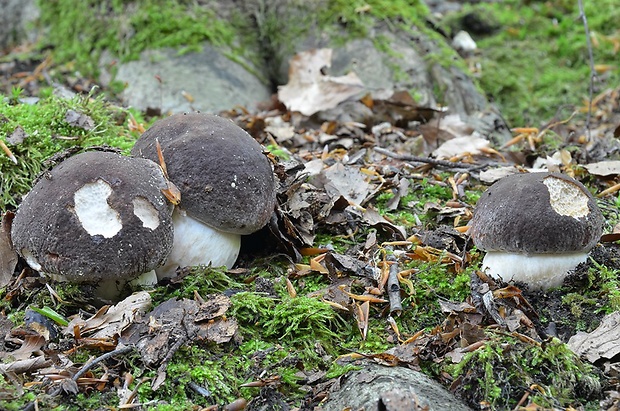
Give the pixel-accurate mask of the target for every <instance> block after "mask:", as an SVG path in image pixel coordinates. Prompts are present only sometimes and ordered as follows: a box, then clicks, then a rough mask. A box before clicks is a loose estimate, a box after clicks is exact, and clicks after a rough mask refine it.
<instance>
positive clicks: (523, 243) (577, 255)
mask: <svg viewBox="0 0 620 411" xmlns="http://www.w3.org/2000/svg"><path fill="white" fill-rule="evenodd" d="M602 226H603V215H602V214H601V211H600V210H599V208H598V206H597V205H596V202H595V200H594V198H593V197H592V195H591V194H590V192H589V191H588V190H587V189H586V188H585V187H584V186H583V185H582V184H581V183H580V182H578V181H576V180H574V179H572V178H570V177H568V176H566V175H563V174H559V173H547V172H539V173H531V174H529V173H526V174H513V175H509V176H507V177H504V178H502V179H500V180H498V181H497V182H496V183H495V184H493V185H492V186H491V187H490V188H489V189H488V190H487V191H485V192H484V193H483V194H482V196H480V199H479V200H478V204H477V205H476V208H475V210H474V216H473V218H472V220H471V224H470V234H471V237H472V239H473V242H474V244H475V245H476V246H477V247H479V248H480V249H482V250H485V251H486V255H485V257H484V260H483V262H482V269H483V270H486V272H487V274H488V275H490V276H491V277H492V278H495V279H500V280H503V281H505V282H522V283H526V284H528V285H529V287H530V288H531V289H548V288H551V287H558V286H560V285H562V283H563V281H564V278H565V277H566V276H567V275H568V273H569V272H570V271H571V270H573V269H574V268H575V267H577V265H578V264H580V263H582V262H585V261H586V260H587V258H588V253H589V251H590V250H591V249H592V248H593V247H594V246H595V245H596V243H597V242H598V240H599V238H600V236H601V234H602Z"/></svg>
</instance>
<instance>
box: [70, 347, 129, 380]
mask: <svg viewBox="0 0 620 411" xmlns="http://www.w3.org/2000/svg"><path fill="white" fill-rule="evenodd" d="M131 350H133V347H131V346H124V347H121V348H117V349H116V350H114V351H110V352H107V353H105V354H103V355H102V356H100V357H97V358H95V359H94V360H92V361H90V362H87V363H86V364H84V366H83V367H82V368H81V369H80V370H79V371H78V372H76V373H75V375H74V376H73V378H71V379H72V380H73V381H77V380H78V378H80V377H81V376H82V375H84V374H85V373H86V372H87V371H88V370H90V369H91V368H93V367H94V366H95V365H97V364H99V363H100V362H101V361H105V360H107V359H108V358H110V357H114V356H115V355H119V354H125V353H128V352H130V351H131Z"/></svg>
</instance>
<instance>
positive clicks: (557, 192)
mask: <svg viewBox="0 0 620 411" xmlns="http://www.w3.org/2000/svg"><path fill="white" fill-rule="evenodd" d="M543 183H544V184H545V185H546V186H547V190H548V191H549V196H550V203H551V207H552V208H553V210H555V212H556V213H558V214H560V215H565V216H569V217H573V218H581V217H585V216H587V215H588V214H590V209H589V208H588V196H587V195H586V193H584V192H583V190H581V188H579V187H578V186H577V185H576V184H573V183H571V182H569V181H566V180H562V179H561V178H557V177H553V176H550V177H546V178H545V179H544V180H543Z"/></svg>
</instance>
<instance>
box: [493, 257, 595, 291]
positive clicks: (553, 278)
mask: <svg viewBox="0 0 620 411" xmlns="http://www.w3.org/2000/svg"><path fill="white" fill-rule="evenodd" d="M587 259H588V253H584V252H581V253H565V254H530V255H526V254H518V253H507V252H500V251H489V252H487V254H486V255H485V256H484V259H483V260H482V267H481V269H482V270H483V271H485V272H486V273H487V275H489V276H490V277H491V278H494V279H496V280H502V281H504V282H506V283H514V282H522V283H525V284H528V286H529V288H530V289H532V290H546V289H549V288H554V287H559V286H561V285H562V283H563V282H564V279H565V278H566V276H567V275H568V274H569V272H570V271H571V270H574V269H575V267H577V266H578V265H579V264H580V263H583V262H585V261H586V260H587Z"/></svg>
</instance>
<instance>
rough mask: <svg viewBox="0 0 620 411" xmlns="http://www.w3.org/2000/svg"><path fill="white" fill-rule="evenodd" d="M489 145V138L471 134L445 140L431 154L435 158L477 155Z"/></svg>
mask: <svg viewBox="0 0 620 411" xmlns="http://www.w3.org/2000/svg"><path fill="white" fill-rule="evenodd" d="M489 147H490V142H489V140H487V139H484V138H482V137H478V136H476V135H475V134H472V135H470V136H462V137H455V138H453V139H452V140H448V141H446V142H445V143H443V144H442V145H441V146H439V148H437V150H435V151H433V155H434V156H435V157H437V158H451V157H457V156H462V155H464V154H471V155H477V154H481V153H482V152H483V150H484V149H487V148H489Z"/></svg>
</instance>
